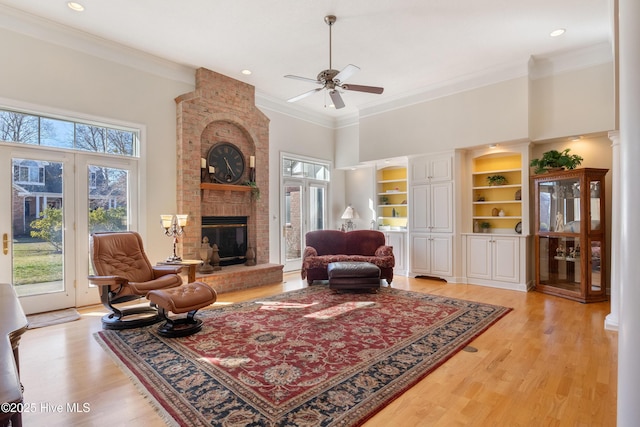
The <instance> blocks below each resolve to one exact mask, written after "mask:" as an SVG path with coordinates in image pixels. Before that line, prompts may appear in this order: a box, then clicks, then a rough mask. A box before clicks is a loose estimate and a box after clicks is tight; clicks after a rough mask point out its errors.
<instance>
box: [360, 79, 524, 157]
mask: <svg viewBox="0 0 640 427" xmlns="http://www.w3.org/2000/svg"><path fill="white" fill-rule="evenodd" d="M527 136H528V80H527V78H525V77H522V78H518V79H513V80H508V81H505V82H501V83H497V84H493V85H489V86H484V87H480V88H477V89H473V90H469V91H466V92H461V93H456V94H453V95H450V96H446V97H442V98H438V99H434V100H431V101H427V102H423V103H419V104H415V105H411V106H408V107H404V108H398V109H396V110H392V111H388V112H385V113H381V114H376V115H372V116H368V117H365V118H362V119H361V121H360V161H368V160H377V159H383V158H388V157H397V156H406V155H412V154H424V153H433V152H439V151H443V150H448V149H452V148H464V147H472V146H476V145H480V144H488V143H490V142H502V141H514V140H520V139H523V138H527Z"/></svg>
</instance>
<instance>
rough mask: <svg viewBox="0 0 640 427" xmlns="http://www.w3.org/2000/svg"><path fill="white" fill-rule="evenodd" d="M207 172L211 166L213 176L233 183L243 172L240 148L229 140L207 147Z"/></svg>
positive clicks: (221, 180)
mask: <svg viewBox="0 0 640 427" xmlns="http://www.w3.org/2000/svg"><path fill="white" fill-rule="evenodd" d="M207 160H208V161H209V169H210V170H209V172H210V173H211V167H213V168H214V169H213V174H214V176H215V178H216V179H217V180H218V181H219V182H222V183H226V184H235V183H237V182H238V181H240V180H241V179H242V175H243V174H244V168H245V164H244V156H243V155H242V152H240V149H239V148H238V147H236V146H235V145H233V144H231V143H230V142H221V143H218V144H216V145H214V146H213V147H211V148H210V149H209V153H208V155H207Z"/></svg>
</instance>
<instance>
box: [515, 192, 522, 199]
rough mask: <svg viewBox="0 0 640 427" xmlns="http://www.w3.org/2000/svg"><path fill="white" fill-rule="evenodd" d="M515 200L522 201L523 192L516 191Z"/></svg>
mask: <svg viewBox="0 0 640 427" xmlns="http://www.w3.org/2000/svg"><path fill="white" fill-rule="evenodd" d="M515 200H522V190H518V191H516V195H515Z"/></svg>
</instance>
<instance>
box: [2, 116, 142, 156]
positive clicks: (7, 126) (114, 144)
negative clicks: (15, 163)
mask: <svg viewBox="0 0 640 427" xmlns="http://www.w3.org/2000/svg"><path fill="white" fill-rule="evenodd" d="M0 141H6V142H15V143H19V144H30V145H40V146H43V147H55V148H63V149H68V150H75V151H91V152H95V153H107V154H114V155H118V156H125V157H137V156H138V152H139V150H138V145H139V144H138V143H139V132H138V131H137V130H135V129H118V128H115V127H109V126H103V125H99V124H96V123H82V122H78V121H72V120H64V119H59V118H53V117H45V116H40V115H36V114H29V113H26V112H20V111H14V110H3V109H0Z"/></svg>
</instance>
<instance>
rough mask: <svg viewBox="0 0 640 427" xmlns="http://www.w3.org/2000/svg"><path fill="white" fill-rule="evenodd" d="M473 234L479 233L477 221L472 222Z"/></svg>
mask: <svg viewBox="0 0 640 427" xmlns="http://www.w3.org/2000/svg"><path fill="white" fill-rule="evenodd" d="M473 232H474V233H479V232H480V223H479V222H478V221H473Z"/></svg>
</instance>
